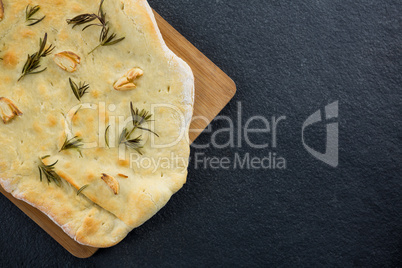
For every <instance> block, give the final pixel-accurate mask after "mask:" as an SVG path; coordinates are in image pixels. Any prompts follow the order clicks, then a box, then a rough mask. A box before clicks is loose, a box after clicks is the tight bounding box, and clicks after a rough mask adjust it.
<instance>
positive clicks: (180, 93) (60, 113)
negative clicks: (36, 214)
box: [0, 0, 194, 247]
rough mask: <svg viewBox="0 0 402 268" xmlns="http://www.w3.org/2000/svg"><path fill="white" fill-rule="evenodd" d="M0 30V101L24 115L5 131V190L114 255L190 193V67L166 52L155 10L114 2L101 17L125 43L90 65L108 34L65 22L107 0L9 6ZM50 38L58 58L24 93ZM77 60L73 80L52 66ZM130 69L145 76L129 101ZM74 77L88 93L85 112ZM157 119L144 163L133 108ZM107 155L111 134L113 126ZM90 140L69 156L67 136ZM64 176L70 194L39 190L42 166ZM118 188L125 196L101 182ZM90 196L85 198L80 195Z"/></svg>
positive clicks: (135, 2)
mask: <svg viewBox="0 0 402 268" xmlns="http://www.w3.org/2000/svg"><path fill="white" fill-rule="evenodd" d="M2 2H3V4H4V18H3V19H2V20H1V21H0V41H1V42H0V58H2V60H0V81H1V83H0V97H5V98H7V99H9V100H11V101H12V102H13V103H14V104H15V105H16V106H17V107H18V109H19V110H21V112H22V113H23V115H20V116H16V117H15V118H13V119H12V120H10V121H9V122H7V123H6V124H3V123H2V122H1V121H0V129H1V130H0V146H1V148H2V152H1V154H0V184H1V185H2V186H3V188H4V189H5V190H7V191H8V192H10V193H11V194H12V195H13V196H14V197H16V198H18V199H21V200H24V201H26V202H28V203H30V204H31V205H33V206H34V207H36V208H38V209H40V210H41V211H42V212H44V213H46V214H47V215H48V216H49V217H50V218H51V219H52V220H53V221H54V222H55V223H57V224H58V225H59V226H60V227H61V228H62V229H63V230H64V231H65V232H66V233H67V234H68V235H70V236H71V237H72V238H74V239H75V240H76V241H78V242H79V243H81V244H85V245H90V246H93V247H110V246H113V245H115V244H117V243H118V242H120V241H121V240H122V239H123V238H124V237H125V236H126V235H127V234H128V233H129V232H130V231H131V230H132V229H133V228H136V227H138V226H140V225H141V224H143V223H144V222H145V221H147V220H148V219H149V218H150V217H152V216H153V215H154V214H155V213H156V212H157V211H158V210H160V209H161V208H162V207H163V206H164V205H165V204H166V203H167V202H168V200H169V199H170V197H171V196H172V194H174V193H175V192H177V191H178V190H179V189H180V188H181V187H182V186H183V184H184V183H185V181H186V177H187V166H188V157H189V140H188V129H189V123H190V121H191V117H192V112H193V98H194V97H193V95H194V78H193V74H192V71H191V69H190V68H189V66H188V65H187V64H186V63H185V62H184V61H182V60H181V59H180V58H178V57H177V56H176V55H174V54H173V52H171V51H170V50H169V49H168V48H167V46H166V45H165V43H164V41H163V39H162V37H161V34H160V32H159V29H158V27H157V25H156V22H155V18H154V16H153V13H152V10H151V8H150V7H149V5H148V3H147V1H145V0H106V1H105V2H104V4H103V9H104V11H105V13H106V14H107V18H108V21H110V28H111V31H113V32H116V34H117V35H118V37H121V36H124V37H125V39H124V40H123V41H121V42H119V43H117V44H115V45H112V46H104V47H100V48H98V49H97V50H95V51H94V52H93V53H92V54H88V53H89V52H90V51H91V50H92V49H93V48H94V47H96V46H97V45H98V44H99V28H98V27H90V28H88V29H87V30H85V31H82V26H78V27H75V28H72V26H71V25H68V24H67V22H66V20H67V19H71V18H73V17H75V16H77V15H79V14H83V13H97V11H98V7H99V1H98V0H86V1H83V0H81V1H78V0H41V1H38V2H37V3H36V2H35V1H22V0H17V1H15V0H3V1H2ZM28 4H31V5H32V6H33V5H36V4H39V5H40V8H41V9H40V11H39V12H38V13H37V14H36V15H35V16H36V17H41V16H44V15H46V17H45V19H44V20H43V21H41V22H40V23H38V24H36V25H34V26H27V23H26V21H25V8H26V7H27V5H28ZM45 33H47V35H48V45H49V44H52V45H54V46H56V48H55V50H54V51H53V53H52V54H51V55H49V56H47V57H45V58H42V60H41V65H42V68H44V67H47V70H46V71H44V72H43V73H40V74H34V75H27V76H25V77H24V78H23V79H21V80H20V81H19V82H17V80H18V78H19V77H20V76H21V71H22V69H23V66H24V64H25V62H26V59H27V55H28V54H33V53H34V52H36V51H37V50H38V47H39V38H42V39H43V36H44V34H45ZM63 51H71V52H74V53H75V54H77V55H78V56H80V58H81V62H80V63H79V64H78V65H77V68H76V71H75V72H72V73H70V72H67V71H65V70H63V69H62V68H60V67H59V66H58V65H57V64H56V63H55V61H54V55H55V54H56V53H60V52H63ZM132 68H140V69H141V70H143V72H144V74H143V75H142V76H141V77H138V78H137V79H136V80H135V81H134V83H135V84H136V88H135V89H132V90H128V91H119V90H115V89H114V88H113V85H114V83H115V82H116V81H117V80H118V79H119V78H121V77H122V76H124V75H125V74H126V73H127V71H129V70H130V69H132ZM69 78H71V79H72V80H73V81H75V82H77V83H78V82H79V81H82V82H84V81H85V82H86V83H88V84H89V85H90V88H89V90H88V93H87V94H85V95H84V96H83V97H82V99H81V101H79V100H77V98H76V97H75V96H74V94H73V92H72V90H71V88H70V85H69ZM131 102H132V103H133V106H134V107H136V108H138V109H140V110H141V109H145V110H147V111H149V112H150V113H152V114H153V116H152V118H151V119H152V121H150V122H148V123H147V125H146V127H147V128H150V129H151V130H152V131H154V132H155V133H157V134H158V136H159V137H157V136H156V135H153V134H152V133H151V132H149V131H144V130H140V129H137V130H136V131H135V132H134V134H133V137H136V136H139V135H141V139H142V142H141V145H143V148H142V150H141V151H142V155H140V154H139V153H138V152H136V151H135V150H133V149H130V148H127V147H125V146H124V145H119V144H118V140H119V136H120V133H121V132H122V128H123V127H125V126H129V125H130V118H131V114H130V103H131ZM109 125H110V127H109V130H108V131H109V132H108V137H109V139H108V141H109V143H110V144H109V145H110V148H108V146H107V145H106V141H105V130H106V128H107V126H109ZM73 136H78V137H79V138H82V140H83V142H84V143H85V144H84V148H82V149H81V152H82V157H80V154H79V153H78V152H77V151H76V150H63V151H61V152H60V151H59V150H60V148H61V146H62V144H63V142H64V141H65V139H66V137H68V138H72V137H73ZM45 155H50V157H48V158H46V159H44V160H43V162H44V163H45V164H52V163H54V162H55V161H58V162H57V164H56V165H55V171H56V172H57V174H58V175H60V176H61V177H62V178H63V179H62V185H61V187H59V186H57V185H56V184H55V183H49V184H48V183H47V181H46V179H44V180H43V181H40V176H39V171H38V165H39V163H40V160H39V157H42V156H45ZM103 173H105V174H107V175H110V176H112V177H113V178H114V179H115V180H116V181H117V183H118V193H117V194H116V193H115V192H114V191H113V190H112V189H111V187H110V186H109V185H108V184H107V183H105V181H104V180H102V174H103ZM85 185H88V186H87V187H86V188H85V189H84V190H83V191H82V192H81V194H78V195H77V191H78V189H80V188H81V187H83V186H85Z"/></svg>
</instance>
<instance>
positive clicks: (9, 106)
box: [0, 97, 22, 124]
mask: <svg viewBox="0 0 402 268" xmlns="http://www.w3.org/2000/svg"><path fill="white" fill-rule="evenodd" d="M0 112H1V118H2V119H3V122H4V124H7V123H8V122H9V121H10V120H11V119H13V118H14V117H16V116H21V115H22V112H21V111H20V110H19V109H18V107H17V106H15V104H14V103H13V102H12V101H11V100H9V99H7V98H4V97H0Z"/></svg>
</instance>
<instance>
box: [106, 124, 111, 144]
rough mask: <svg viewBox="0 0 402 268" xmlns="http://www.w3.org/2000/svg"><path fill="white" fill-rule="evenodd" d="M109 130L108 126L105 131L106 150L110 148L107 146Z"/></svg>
mask: <svg viewBox="0 0 402 268" xmlns="http://www.w3.org/2000/svg"><path fill="white" fill-rule="evenodd" d="M109 129H110V125H108V126H107V128H106V130H105V143H106V146H107V148H110V146H109Z"/></svg>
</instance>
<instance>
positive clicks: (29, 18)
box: [25, 5, 46, 26]
mask: <svg viewBox="0 0 402 268" xmlns="http://www.w3.org/2000/svg"><path fill="white" fill-rule="evenodd" d="M39 10H40V6H39V5H36V6H33V7H31V5H27V7H26V9H25V21H26V22H30V21H33V22H31V23H30V24H28V26H33V25H35V24H38V23H39V22H41V21H42V20H43V19H44V18H45V17H46V16H43V17H42V18H40V19H36V18H32V16H33V15H35V14H36V13H37V12H38V11H39Z"/></svg>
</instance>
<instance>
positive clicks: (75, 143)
mask: <svg viewBox="0 0 402 268" xmlns="http://www.w3.org/2000/svg"><path fill="white" fill-rule="evenodd" d="M83 145H84V144H83V143H82V139H79V138H78V137H77V136H75V137H74V138H71V139H68V138H67V137H66V139H65V141H64V144H63V146H62V147H61V149H60V151H59V152H61V151H63V150H70V149H75V150H77V151H78V152H79V153H80V156H81V157H82V153H81V147H82V146H83Z"/></svg>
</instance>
